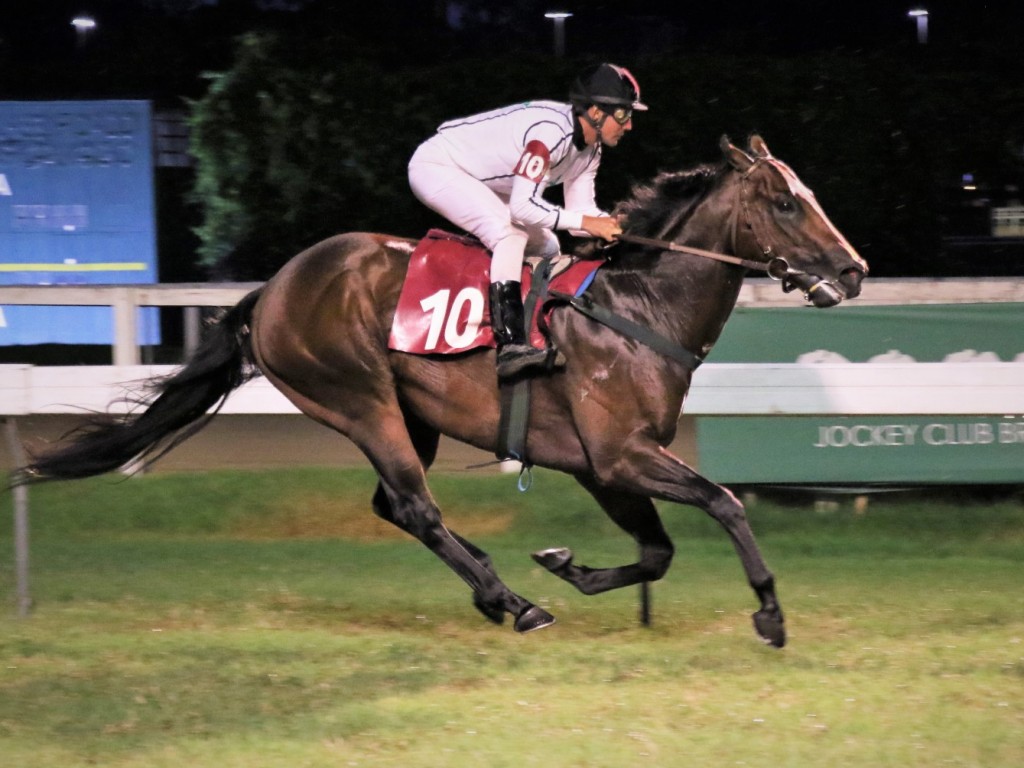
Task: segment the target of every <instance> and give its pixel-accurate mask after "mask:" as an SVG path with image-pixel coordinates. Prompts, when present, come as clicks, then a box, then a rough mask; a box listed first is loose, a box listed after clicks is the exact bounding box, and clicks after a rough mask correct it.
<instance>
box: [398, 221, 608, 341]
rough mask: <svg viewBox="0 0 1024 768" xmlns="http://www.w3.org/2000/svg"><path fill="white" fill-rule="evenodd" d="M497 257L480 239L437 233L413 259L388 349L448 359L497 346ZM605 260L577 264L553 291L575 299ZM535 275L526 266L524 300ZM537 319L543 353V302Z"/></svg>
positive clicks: (533, 335) (535, 333)
mask: <svg viewBox="0 0 1024 768" xmlns="http://www.w3.org/2000/svg"><path fill="white" fill-rule="evenodd" d="M490 259H491V254H490V253H489V252H488V251H487V249H486V248H484V247H483V245H482V244H481V243H480V242H479V241H478V240H475V239H472V238H469V237H460V236H458V235H453V234H450V233H448V232H444V231H442V230H438V229H432V230H430V232H428V233H427V236H426V237H424V238H423V239H422V240H420V242H419V244H418V245H417V246H416V249H415V250H414V251H413V253H412V256H411V257H410V258H409V272H408V274H406V276H405V283H404V284H403V285H402V294H401V296H400V297H399V299H398V309H397V310H396V311H395V319H394V322H393V323H392V324H391V336H390V338H389V339H388V348H389V349H394V350H397V351H399V352H412V353H414V354H421V355H447V354H455V353H459V352H467V351H469V350H471V349H476V348H477V347H493V346H495V343H494V334H493V333H492V331H491V314H490V305H489V300H488V292H489V291H488V285H489V282H490V281H489V279H488V267H489V265H490ZM601 264H603V262H602V261H573V262H572V263H571V264H570V265H569V266H568V267H567V268H566V269H565V270H564V271H562V272H560V273H559V274H557V275H556V276H555V277H554V278H552V280H551V284H550V286H549V290H556V291H561V292H563V293H570V294H573V295H575V294H576V293H577V292H578V291H580V290H581V288H582V287H585V286H586V285H588V284H589V282H590V279H591V278H592V277H593V274H594V273H595V272H596V271H597V270H598V268H599V267H600V266H601ZM532 276H533V275H532V272H531V270H530V268H529V267H528V266H524V267H523V275H522V284H523V300H524V301H525V300H526V295H527V293H528V292H529V290H530V285H531V280H532ZM541 303H542V302H538V306H537V307H536V309H535V310H534V314H533V318H532V319H531V323H530V326H531V331H530V343H531V344H533V345H534V346H535V347H538V348H540V349H543V348H544V347H545V346H546V343H545V339H544V336H543V334H542V333H541V332H540V330H539V329H538V327H537V319H538V317H539V316H540V311H541V310H540V306H539V305H540V304H541Z"/></svg>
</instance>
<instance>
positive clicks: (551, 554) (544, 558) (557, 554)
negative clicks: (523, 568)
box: [530, 547, 572, 571]
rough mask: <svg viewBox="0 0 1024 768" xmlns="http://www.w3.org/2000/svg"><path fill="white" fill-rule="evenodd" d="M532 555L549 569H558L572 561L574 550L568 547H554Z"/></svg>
mask: <svg viewBox="0 0 1024 768" xmlns="http://www.w3.org/2000/svg"><path fill="white" fill-rule="evenodd" d="M530 557H532V558H533V559H534V561H535V562H537V563H539V564H540V565H543V566H544V567H545V568H547V569H548V570H549V571H557V570H558V569H559V568H564V567H565V566H567V565H568V564H569V563H571V562H572V550H571V549H567V548H566V547H552V548H551V549H542V550H541V551H540V552H534V553H533V554H532V555H530Z"/></svg>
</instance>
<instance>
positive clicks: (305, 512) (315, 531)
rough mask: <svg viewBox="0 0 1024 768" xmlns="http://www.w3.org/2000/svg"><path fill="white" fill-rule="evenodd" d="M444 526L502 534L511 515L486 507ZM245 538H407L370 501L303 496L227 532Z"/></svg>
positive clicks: (452, 517)
mask: <svg viewBox="0 0 1024 768" xmlns="http://www.w3.org/2000/svg"><path fill="white" fill-rule="evenodd" d="M444 521H445V524H446V525H448V526H449V527H450V528H452V529H453V530H455V531H458V533H460V534H461V535H463V536H467V537H469V538H473V537H476V536H488V535H492V534H498V533H503V532H505V531H507V530H508V528H509V526H510V525H511V524H512V515H511V514H510V513H508V512H502V511H499V510H488V509H486V508H484V509H480V510H476V511H473V512H471V513H468V512H465V511H459V510H455V511H452V512H451V513H445V515H444ZM230 535H231V536H233V537H239V538H245V539H353V540H356V541H385V540H394V539H402V538H409V535H408V534H406V533H405V532H403V531H401V530H400V529H399V528H397V527H396V526H394V525H392V524H391V523H387V522H385V521H383V520H381V519H380V518H379V517H377V516H376V515H375V514H373V510H372V509H371V507H370V503H369V501H366V502H362V503H357V502H353V501H351V500H347V499H339V498H334V497H331V496H328V495H326V494H308V495H307V494H304V495H302V496H300V497H294V498H291V499H288V500H287V501H282V502H281V503H280V504H279V505H277V507H276V508H275V509H274V510H273V511H272V512H268V513H266V514H264V515H259V516H252V517H248V518H247V519H246V520H245V521H243V522H240V523H239V524H237V525H235V526H233V527H232V528H231V530H230Z"/></svg>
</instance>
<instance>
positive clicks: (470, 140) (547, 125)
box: [433, 101, 608, 230]
mask: <svg viewBox="0 0 1024 768" xmlns="http://www.w3.org/2000/svg"><path fill="white" fill-rule="evenodd" d="M575 133H576V117H575V116H574V115H573V112H572V106H571V105H569V104H563V103H560V102H555V101H528V102H525V103H522V104H513V105H511V106H507V107H502V108H500V109H494V110H491V111H489V112H482V113H480V114H476V115H470V116H468V117H461V118H457V119H455V120H449V121H448V122H446V123H443V124H442V125H441V126H439V127H438V129H437V135H436V136H435V137H434V139H433V141H435V142H439V143H441V144H442V145H443V146H444V148H445V151H446V153H447V154H448V156H449V157H450V158H451V160H452V162H453V163H455V164H456V165H457V166H458V167H459V168H461V169H462V170H463V171H465V172H466V173H468V174H469V175H470V176H472V177H473V178H475V179H477V180H479V181H481V182H483V183H484V184H486V185H487V186H488V187H489V188H490V189H492V190H494V192H495V193H496V194H498V195H500V196H501V197H502V198H503V199H505V200H507V201H508V205H509V210H510V212H511V214H512V219H513V221H515V222H517V223H519V224H522V225H524V226H528V227H530V226H537V227H544V228H547V229H569V230H579V229H581V227H582V223H583V216H584V215H586V216H607V215H608V214H607V213H605V212H604V211H602V210H601V209H600V208H598V206H597V203H596V202H595V193H594V179H595V177H596V176H597V168H598V166H599V165H600V163H601V145H600V144H599V143H595V144H592V145H589V146H583V148H582V149H580V148H578V147H577V146H576V144H575V143H574V141H573V138H574V135H575ZM535 142H539V144H540V145H542V146H543V148H544V150H546V153H545V151H541V150H540V148H539V147H538V145H537V144H536V143H535ZM580 143H581V144H582V142H580ZM545 154H546V156H545ZM558 184H561V185H562V189H563V198H564V201H565V207H564V208H563V207H559V206H557V205H555V204H554V203H552V202H550V201H548V200H545V199H544V197H543V195H544V190H546V189H547V188H548V187H550V186H554V185H558Z"/></svg>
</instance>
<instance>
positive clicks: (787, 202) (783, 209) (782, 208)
mask: <svg viewBox="0 0 1024 768" xmlns="http://www.w3.org/2000/svg"><path fill="white" fill-rule="evenodd" d="M775 207H776V208H777V209H778V210H779V212H780V213H793V212H794V211H795V210H796V201H795V200H794V199H793V198H792V197H789V196H787V197H782V198H779V200H778V201H776V203H775Z"/></svg>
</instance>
